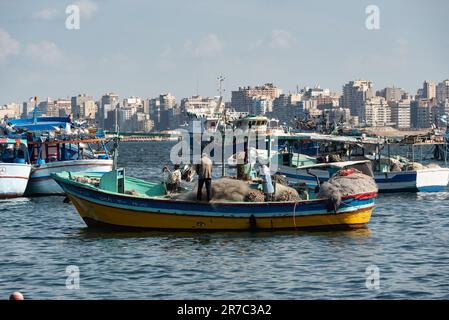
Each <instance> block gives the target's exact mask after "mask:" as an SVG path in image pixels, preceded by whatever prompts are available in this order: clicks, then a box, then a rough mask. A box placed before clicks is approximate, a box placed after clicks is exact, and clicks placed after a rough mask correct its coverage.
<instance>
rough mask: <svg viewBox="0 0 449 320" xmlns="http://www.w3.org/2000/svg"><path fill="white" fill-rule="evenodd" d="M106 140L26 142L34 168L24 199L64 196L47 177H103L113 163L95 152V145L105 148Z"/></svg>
mask: <svg viewBox="0 0 449 320" xmlns="http://www.w3.org/2000/svg"><path fill="white" fill-rule="evenodd" d="M104 142H105V139H103V138H94V139H80V140H52V141H45V142H40V141H34V142H31V141H29V142H28V150H29V152H30V160H31V163H32V165H33V167H32V171H31V175H30V180H29V182H28V187H27V190H26V194H27V195H58V194H63V193H64V192H63V190H62V188H61V187H60V186H59V185H58V184H57V183H56V182H55V181H54V180H53V179H52V178H51V177H50V175H51V174H52V173H59V172H63V171H73V172H98V173H105V172H109V171H111V170H112V167H113V163H114V161H113V160H112V159H110V157H109V155H108V153H107V151H106V150H105V149H104V150H103V151H95V149H94V145H100V146H101V147H102V148H105V146H104Z"/></svg>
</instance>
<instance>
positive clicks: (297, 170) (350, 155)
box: [278, 134, 449, 193]
mask: <svg viewBox="0 0 449 320" xmlns="http://www.w3.org/2000/svg"><path fill="white" fill-rule="evenodd" d="M290 139H291V140H296V138H295V137H290ZM297 139H302V137H301V135H299V136H298V138H297ZM308 139H312V140H315V141H318V142H320V144H321V150H320V152H319V154H320V157H315V158H311V157H307V156H305V155H302V154H297V153H293V152H288V151H287V152H285V153H284V154H279V155H278V156H279V157H282V159H280V160H279V166H278V168H279V169H278V173H279V174H282V175H285V176H286V177H287V178H288V179H289V180H290V181H292V182H296V183H306V184H308V185H311V186H312V185H316V181H317V178H318V179H319V181H320V182H324V181H327V180H328V179H329V177H330V176H329V172H328V171H327V170H321V169H320V168H315V169H313V170H311V169H310V168H308V167H307V166H308V165H313V164H316V163H318V162H320V161H324V162H327V161H329V159H328V157H329V156H332V155H337V154H338V156H339V158H342V159H345V160H362V159H363V160H366V159H368V160H370V161H372V163H373V169H374V179H375V181H376V183H377V185H378V188H379V192H381V193H386V192H440V191H443V190H445V189H446V187H447V185H448V182H449V168H444V167H439V166H429V167H425V166H420V167H419V168H415V167H414V166H415V164H418V163H419V162H417V161H416V160H417V159H416V158H417V155H418V154H421V153H419V152H417V151H415V148H416V147H418V148H420V147H421V148H422V147H423V146H431V145H435V144H436V145H439V144H441V145H444V144H445V143H444V142H443V141H435V140H432V141H430V140H429V141H414V140H413V141H412V140H410V139H401V140H400V141H386V140H384V139H381V138H374V137H345V136H330V135H320V134H311V135H309V136H308ZM392 145H401V146H407V147H409V148H410V149H411V150H412V151H411V152H409V153H410V158H405V157H401V158H400V159H401V160H402V161H403V168H402V169H399V170H392V169H391V168H392V161H396V160H395V159H394V157H393V156H392V155H391V151H390V147H391V146H392ZM385 150H387V152H386V153H387V155H385V154H384V155H382V151H384V153H385ZM419 160H420V161H421V159H419ZM308 171H309V172H308ZM310 173H312V175H311V174H310Z"/></svg>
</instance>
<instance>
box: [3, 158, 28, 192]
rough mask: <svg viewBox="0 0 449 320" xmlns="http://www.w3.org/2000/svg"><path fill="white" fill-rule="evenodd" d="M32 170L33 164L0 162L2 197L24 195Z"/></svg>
mask: <svg viewBox="0 0 449 320" xmlns="http://www.w3.org/2000/svg"><path fill="white" fill-rule="evenodd" d="M30 172H31V165H28V164H20V163H3V162H0V199H5V198H16V197H21V196H23V194H24V193H25V189H26V187H27V184H28V179H29V177H30Z"/></svg>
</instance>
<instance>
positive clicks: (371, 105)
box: [359, 97, 392, 127]
mask: <svg viewBox="0 0 449 320" xmlns="http://www.w3.org/2000/svg"><path fill="white" fill-rule="evenodd" d="M359 119H360V120H361V122H363V123H365V125H367V126H371V127H382V126H389V125H391V122H392V121H391V109H390V106H389V105H388V103H387V100H385V98H383V97H372V98H369V99H367V100H366V101H365V103H364V104H363V106H362V108H361V109H360V114H359Z"/></svg>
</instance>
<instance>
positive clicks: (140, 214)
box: [52, 170, 377, 231]
mask: <svg viewBox="0 0 449 320" xmlns="http://www.w3.org/2000/svg"><path fill="white" fill-rule="evenodd" d="M52 177H53V178H54V179H55V181H56V182H57V183H58V184H59V185H60V186H61V187H62V188H63V189H64V191H65V193H66V195H67V196H68V197H69V198H70V200H71V202H72V203H73V205H74V206H75V207H76V209H77V210H78V212H79V214H80V216H81V217H82V218H83V220H84V222H85V223H86V224H87V226H88V227H109V228H125V229H136V228H139V229H157V230H183V231H187V230H188V231H193V230H207V231H219V230H282V229H309V228H312V229H320V230H321V229H332V230H333V229H352V228H363V227H366V225H367V223H368V222H369V220H370V218H371V212H372V210H373V208H374V203H375V199H376V197H377V193H368V194H354V195H350V196H347V197H344V198H343V199H342V202H341V205H340V207H339V209H338V210H337V212H334V211H333V210H332V211H331V210H329V209H328V208H329V206H328V201H327V199H312V200H301V201H297V202H295V201H288V202H218V203H217V202H214V203H207V202H196V201H185V200H174V199H170V198H169V197H167V196H166V195H165V189H164V188H163V186H162V185H161V184H160V183H153V182H146V181H143V180H140V179H136V178H131V177H125V176H124V172H123V173H122V172H121V171H119V170H118V171H113V172H110V173H106V174H95V173H86V172H83V173H70V172H62V173H56V174H53V175H52ZM92 181H94V182H95V183H94V184H92ZM131 190H132V191H131Z"/></svg>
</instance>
